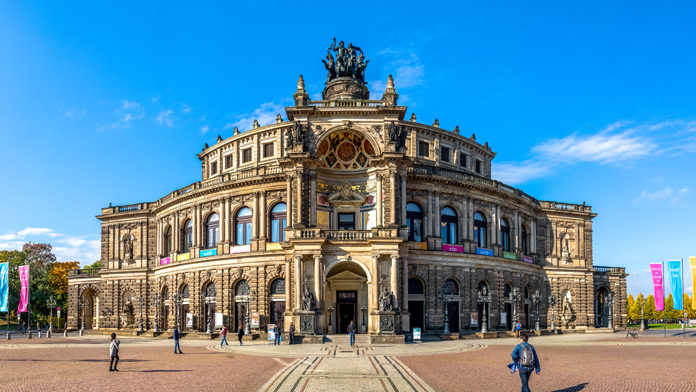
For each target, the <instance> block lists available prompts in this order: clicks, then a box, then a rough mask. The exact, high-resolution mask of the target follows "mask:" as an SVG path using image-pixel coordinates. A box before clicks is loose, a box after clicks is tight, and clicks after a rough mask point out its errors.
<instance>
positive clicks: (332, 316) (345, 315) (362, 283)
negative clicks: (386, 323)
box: [324, 260, 372, 334]
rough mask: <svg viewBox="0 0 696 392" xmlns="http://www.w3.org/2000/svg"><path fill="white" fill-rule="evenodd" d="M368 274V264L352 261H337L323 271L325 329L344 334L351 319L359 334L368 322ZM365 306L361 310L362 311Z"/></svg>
mask: <svg viewBox="0 0 696 392" xmlns="http://www.w3.org/2000/svg"><path fill="white" fill-rule="evenodd" d="M371 281H372V279H371V275H370V271H369V270H368V269H367V267H366V266H365V265H364V264H362V263H360V262H358V261H353V260H342V261H336V262H334V263H332V264H331V265H329V266H328V267H327V268H326V271H325V272H324V282H325V289H324V293H325V303H326V309H327V310H329V309H331V310H329V311H328V314H327V316H326V317H327V318H328V322H327V324H328V325H327V332H328V333H329V334H333V333H347V327H348V324H349V323H350V322H351V320H352V321H353V322H354V323H355V325H356V326H357V327H358V331H359V332H360V333H365V332H367V325H369V320H368V319H367V317H368V316H369V315H368V313H367V310H368V308H369V298H370V294H371V292H370V291H371V284H370V283H371ZM363 309H364V310H363Z"/></svg>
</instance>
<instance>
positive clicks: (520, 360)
mask: <svg viewBox="0 0 696 392" xmlns="http://www.w3.org/2000/svg"><path fill="white" fill-rule="evenodd" d="M527 340H529V335H527V333H525V332H523V333H521V334H520V343H519V344H518V345H517V346H515V349H514V350H512V362H513V364H517V368H518V369H519V370H520V379H521V380H522V392H530V391H529V377H531V376H532V370H536V374H539V372H540V371H541V366H540V365H539V357H537V353H536V350H535V349H534V346H532V345H531V344H529V343H527Z"/></svg>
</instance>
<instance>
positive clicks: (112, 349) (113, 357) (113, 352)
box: [109, 333, 121, 372]
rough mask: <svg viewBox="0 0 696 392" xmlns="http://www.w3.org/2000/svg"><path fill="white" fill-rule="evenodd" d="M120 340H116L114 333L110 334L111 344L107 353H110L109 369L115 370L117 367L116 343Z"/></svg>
mask: <svg viewBox="0 0 696 392" xmlns="http://www.w3.org/2000/svg"><path fill="white" fill-rule="evenodd" d="M120 343H121V342H120V341H116V333H112V334H111V345H110V346H109V354H110V355H111V363H109V371H110V372H117V371H118V369H117V368H116V366H118V345H119V344H120Z"/></svg>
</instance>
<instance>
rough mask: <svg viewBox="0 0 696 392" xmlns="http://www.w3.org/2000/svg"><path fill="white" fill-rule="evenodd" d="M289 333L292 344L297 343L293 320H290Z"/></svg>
mask: <svg viewBox="0 0 696 392" xmlns="http://www.w3.org/2000/svg"><path fill="white" fill-rule="evenodd" d="M288 334H289V335H290V344H295V323H293V322H292V321H291V322H290V329H289V330H288Z"/></svg>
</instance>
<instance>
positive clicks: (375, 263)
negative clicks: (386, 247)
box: [370, 255, 380, 310]
mask: <svg viewBox="0 0 696 392" xmlns="http://www.w3.org/2000/svg"><path fill="white" fill-rule="evenodd" d="M379 278H380V276H379V255H372V296H371V297H372V298H370V308H371V310H378V309H379V306H377V299H378V298H379Z"/></svg>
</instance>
